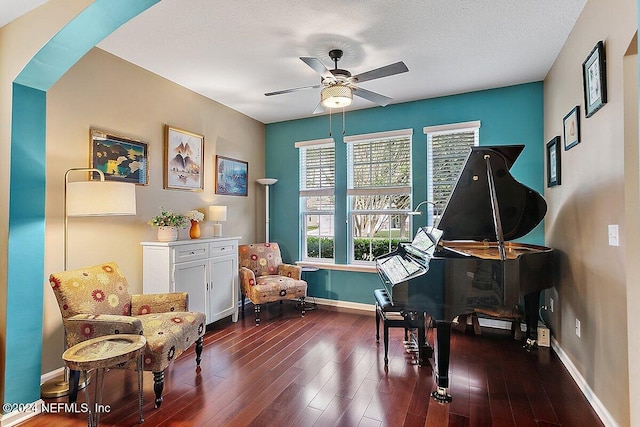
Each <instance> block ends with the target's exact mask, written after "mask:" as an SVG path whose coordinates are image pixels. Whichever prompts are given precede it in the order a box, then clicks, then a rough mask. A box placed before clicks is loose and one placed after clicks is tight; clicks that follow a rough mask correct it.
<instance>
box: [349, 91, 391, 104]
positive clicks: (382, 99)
mask: <svg viewBox="0 0 640 427" xmlns="http://www.w3.org/2000/svg"><path fill="white" fill-rule="evenodd" d="M352 89H353V94H354V95H357V96H359V97H360V98H364V99H368V100H369V101H371V102H375V103H376V104H378V105H380V106H382V107H384V106H385V105H387V104H388V103H389V102H391V101H393V98H389V97H388V96H384V95H380V94H379V93H375V92H371V91H370V90H366V89H362V88H361V87H353V88H352Z"/></svg>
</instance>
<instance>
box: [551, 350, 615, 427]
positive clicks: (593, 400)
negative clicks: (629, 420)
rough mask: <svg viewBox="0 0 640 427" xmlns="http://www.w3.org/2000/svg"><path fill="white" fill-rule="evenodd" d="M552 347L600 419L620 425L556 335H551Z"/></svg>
mask: <svg viewBox="0 0 640 427" xmlns="http://www.w3.org/2000/svg"><path fill="white" fill-rule="evenodd" d="M551 348H552V349H553V351H555V352H556V354H557V355H558V358H559V359H560V361H561V362H562V364H563V365H564V367H565V368H567V371H569V375H571V378H573V380H574V381H575V382H576V384H577V385H578V387H579V388H580V390H581V391H582V394H584V397H585V398H586V399H587V401H588V402H589V404H590V405H591V407H592V408H593V410H594V411H596V414H598V417H600V421H602V423H603V424H604V425H605V426H607V427H619V425H618V423H617V422H616V420H615V419H614V418H613V417H612V416H611V414H610V413H609V411H607V408H605V406H604V405H603V404H602V402H601V401H600V399H598V397H597V396H596V394H595V393H594V392H593V390H592V389H591V387H590V386H589V384H588V383H587V381H586V380H585V379H584V377H583V376H582V374H580V371H578V368H576V366H575V365H574V364H573V362H572V361H571V359H570V358H569V356H568V355H567V353H565V351H564V350H562V347H560V344H559V343H558V341H557V340H556V339H555V338H554V337H551Z"/></svg>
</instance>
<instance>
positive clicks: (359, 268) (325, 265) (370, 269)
mask: <svg viewBox="0 0 640 427" xmlns="http://www.w3.org/2000/svg"><path fill="white" fill-rule="evenodd" d="M296 265H299V266H300V267H315V268H319V269H322V270H339V271H353V272H357V273H377V272H378V270H376V266H375V265H360V264H334V263H329V262H312V261H297V262H296Z"/></svg>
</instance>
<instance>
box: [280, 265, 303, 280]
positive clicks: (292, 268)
mask: <svg viewBox="0 0 640 427" xmlns="http://www.w3.org/2000/svg"><path fill="white" fill-rule="evenodd" d="M278 274H279V275H280V276H285V277H291V278H292V279H296V280H300V278H301V277H302V267H300V266H299V265H293V264H280V265H279V266H278Z"/></svg>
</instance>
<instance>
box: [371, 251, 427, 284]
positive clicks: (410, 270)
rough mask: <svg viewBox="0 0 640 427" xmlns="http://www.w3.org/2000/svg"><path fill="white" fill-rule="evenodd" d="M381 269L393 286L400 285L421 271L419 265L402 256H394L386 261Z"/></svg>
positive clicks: (381, 265)
mask: <svg viewBox="0 0 640 427" xmlns="http://www.w3.org/2000/svg"><path fill="white" fill-rule="evenodd" d="M380 267H381V269H382V271H384V273H385V274H386V275H387V277H388V278H389V280H391V282H392V283H393V284H396V283H400V282H402V281H403V280H406V279H407V277H409V276H411V275H413V274H414V273H416V272H418V271H420V270H421V266H420V265H419V264H418V263H416V262H414V261H412V260H411V259H409V258H404V257H402V256H400V255H393V256H391V257H389V258H387V259H385V260H384V261H383V262H382V263H381V264H380Z"/></svg>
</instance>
